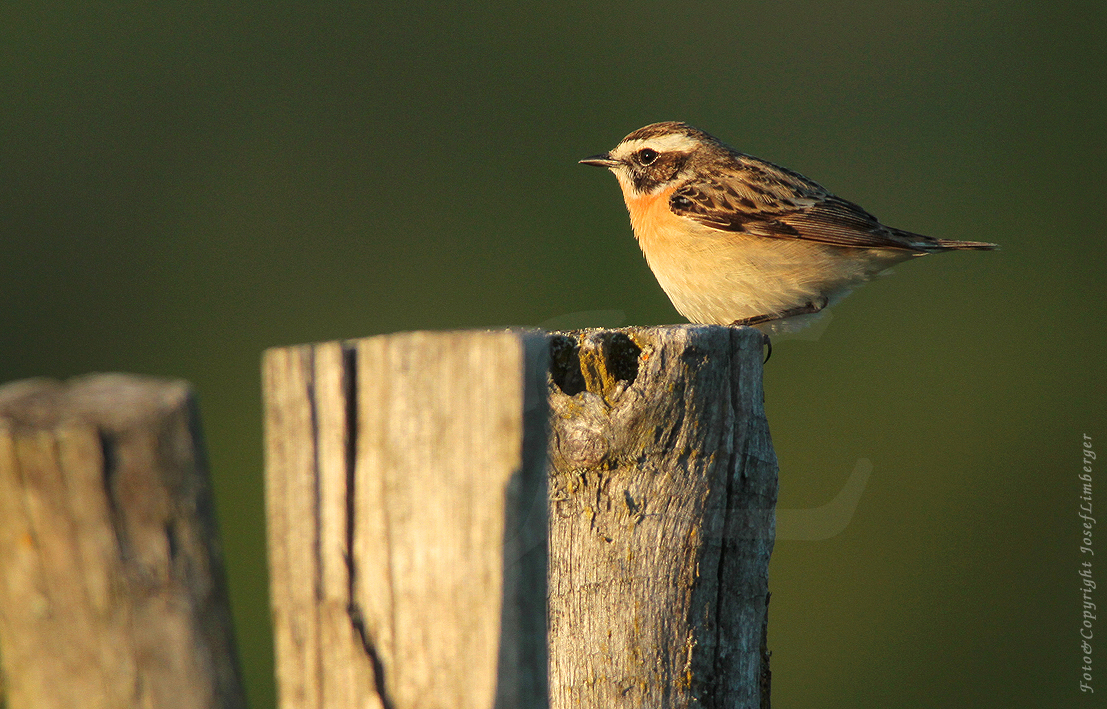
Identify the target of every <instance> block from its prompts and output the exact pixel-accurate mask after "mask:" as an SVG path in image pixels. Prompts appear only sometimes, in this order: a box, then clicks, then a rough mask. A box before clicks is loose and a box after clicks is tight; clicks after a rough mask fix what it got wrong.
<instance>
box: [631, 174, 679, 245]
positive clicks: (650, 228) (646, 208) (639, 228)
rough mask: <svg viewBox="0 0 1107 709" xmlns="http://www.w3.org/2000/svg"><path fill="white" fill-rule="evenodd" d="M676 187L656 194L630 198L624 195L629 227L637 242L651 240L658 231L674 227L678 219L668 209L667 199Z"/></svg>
mask: <svg viewBox="0 0 1107 709" xmlns="http://www.w3.org/2000/svg"><path fill="white" fill-rule="evenodd" d="M675 191H676V186H675V185H674V186H672V187H669V188H668V189H665V190H662V191H661V192H658V193H657V194H644V195H637V196H634V197H631V196H629V195H624V196H625V199H624V201H625V202H626V204H627V211H628V212H629V213H630V225H631V226H632V227H633V228H634V235H635V236H636V237H638V239H639V240H642V239H646V240H649V239H651V238H652V237H653V236H654V235H655V234H657V233H658V232H659V231H660V230H663V229H665V228H667V227H672V226H675V225H676V223H677V222H678V221H679V220H680V217H678V216H677V215H675V214H673V213H672V211H671V210H670V209H669V197H670V196H671V195H672V194H673V192H675Z"/></svg>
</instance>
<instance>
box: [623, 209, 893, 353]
mask: <svg viewBox="0 0 1107 709" xmlns="http://www.w3.org/2000/svg"><path fill="white" fill-rule="evenodd" d="M672 226H673V228H669V229H654V230H653V231H652V232H651V231H644V232H643V233H638V234H637V236H638V240H639V244H640V245H641V247H642V251H643V253H644V254H645V256H646V261H647V262H648V263H649V265H650V268H651V270H653V273H654V275H655V276H656V277H657V280H658V282H659V283H660V284H661V287H662V288H663V289H664V290H665V293H666V294H667V295H668V296H669V298H670V300H672V302H673V305H674V306H676V309H677V310H678V311H680V313H681V314H682V315H684V316H685V317H686V318H688V319H689V320H691V321H692V322H698V323H709V324H719V325H729V324H731V323H733V322H735V321H736V320H744V319H747V318H752V317H758V316H765V315H778V314H781V313H785V312H787V311H789V310H793V309H796V308H803V307H804V306H807V305H808V304H809V303H819V302H821V299H822V298H826V299H828V301H829V304H833V303H835V302H837V301H838V300H840V299H841V298H843V297H844V296H845V295H847V294H848V293H849V291H850V290H851V289H853V288H854V287H856V286H858V285H860V284H862V283H864V282H865V281H867V280H869V279H870V278H872V276H874V275H875V274H877V273H879V272H880V271H882V270H884V269H886V268H888V267H890V266H892V265H894V264H895V263H898V262H900V261H903V260H905V259H907V258H910V252H904V251H902V250H890V249H851V248H844V247H835V246H829V245H826V244H820V243H816V242H811V241H803V240H799V239H773V238H767V237H761V236H750V235H746V234H741V233H731V232H721V231H719V230H716V229H710V228H708V227H702V226H700V225H698V224H697V225H695V226H694V227H691V226H689V225H688V221H687V220H681V222H679V223H673V224H672ZM808 320H810V318H809V317H803V318H795V319H792V320H791V321H782V322H780V321H778V322H776V323H774V324H771V325H769V326H768V327H765V328H763V329H767V330H772V331H784V330H790V329H793V328H794V326H802V325H803V324H806V321H808Z"/></svg>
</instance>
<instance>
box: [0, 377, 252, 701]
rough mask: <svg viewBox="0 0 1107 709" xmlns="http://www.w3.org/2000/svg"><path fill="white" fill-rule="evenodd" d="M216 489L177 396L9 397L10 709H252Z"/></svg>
mask: <svg viewBox="0 0 1107 709" xmlns="http://www.w3.org/2000/svg"><path fill="white" fill-rule="evenodd" d="M207 475H208V473H207V461H206V460H205V454H204V450H203V445H202V442H201V438H200V424H199V418H198V416H197V411H196V404H195V401H194V399H193V397H192V394H191V393H190V391H189V388H188V386H187V385H186V384H185V383H183V382H173V381H163V380H155V379H150V378H144V377H134V376H126V375H97V376H91V377H86V378H82V379H77V380H73V381H71V382H69V383H67V384H62V383H59V382H55V381H48V380H29V381H24V382H15V383H12V384H8V385H5V386H3V387H0V663H2V665H0V666H2V668H3V691H4V693H5V697H6V700H7V707H8V709H50V708H52V707H57V708H61V707H65V708H69V707H120V708H122V707H161V708H166V709H198V708H201V707H204V708H212V709H214V708H220V709H227V708H232V707H233V708H238V707H244V706H245V701H244V699H243V694H242V688H241V684H240V681H239V676H238V670H237V665H236V660H235V654H234V643H233V637H232V632H231V621H230V612H229V609H228V605H227V598H226V587H225V582H224V577H223V567H222V560H221V558H220V554H219V545H218V537H217V533H216V526H215V517H214V514H213V507H212V499H211V492H210V490H209V486H208V477H207ZM0 704H2V702H0Z"/></svg>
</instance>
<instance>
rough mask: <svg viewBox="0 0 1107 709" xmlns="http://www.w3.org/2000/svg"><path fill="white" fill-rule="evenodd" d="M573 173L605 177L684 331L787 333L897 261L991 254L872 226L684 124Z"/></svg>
mask: <svg viewBox="0 0 1107 709" xmlns="http://www.w3.org/2000/svg"><path fill="white" fill-rule="evenodd" d="M580 162H581V163H582V164H584V165H595V166H597V167H606V168H608V169H609V170H611V171H612V172H613V173H615V177H616V178H618V180H619V186H620V187H621V188H622V190H623V198H624V200H625V201H626V205H627V211H629V212H630V223H631V226H632V227H633V228H634V235H635V237H637V239H638V244H639V245H640V246H641V247H642V252H643V253H644V254H645V256H646V261H647V262H648V263H649V265H650V269H651V270H653V273H654V275H655V276H656V277H657V280H658V282H659V283H660V284H661V287H662V288H663V289H664V290H665V293H666V294H668V296H669V299H670V300H672V301H673V305H674V306H676V309H677V310H678V311H680V313H681V315H683V316H685V317H686V318H688V319H689V320H691V321H692V322H697V323H710V324H718V325H751V326H757V327H759V328H760V329H761V330H762V331H764V332H766V333H770V332H787V331H791V330H795V329H798V328H799V327H802V326H803V325H805V324H807V322H809V321H810V320H811V319H812V318H814V317H816V316H817V314H818V312H819V311H820V310H822V309H823V308H825V307H826V306H828V305H831V304H833V303H835V302H837V301H838V300H840V299H841V298H843V297H844V296H845V295H846V294H848V293H849V292H850V290H852V289H853V288H855V287H856V286H858V285H860V284H862V283H864V282H865V281H867V280H869V279H870V278H872V277H873V276H874V275H876V274H877V273H880V272H881V271H883V270H885V269H887V268H889V267H891V266H894V265H895V264H897V263H900V262H901V261H906V260H908V259H910V258H913V257H915V256H925V255H926V254H930V253H936V252H941V251H956V250H960V249H983V250H989V249H994V248H996V245H995V244H989V243H984V242H980V241H955V240H951V239H935V238H933V237H929V236H923V235H921V234H913V233H911V232H909V231H902V230H900V229H894V228H892V227H887V226H884V225H883V224H881V223H880V222H879V221H878V220H877V218H876V217H874V216H873V215H871V214H869V213H868V212H866V211H865V210H864V209H862V208H861V207H859V206H857V205H856V204H854V203H853V202H848V201H846V200H844V199H842V198H840V197H835V196H834V195H833V194H831V193H830V192H828V191H827V190H826V189H824V188H823V187H822V186H820V185H818V184H817V183H815V182H813V181H811V180H809V179H807V178H806V177H804V176H803V175H800V174H798V173H795V172H792V171H791V170H788V169H786V168H783V167H780V166H778V165H774V164H772V163H769V162H765V161H764V160H759V159H757V158H755V157H752V156H749V155H745V154H743V153H740V152H738V151H737V150H734V149H733V148H731V147H730V146H728V145H725V144H723V143H722V142H720V141H719V140H718V139H716V138H714V137H712V136H711V135H708V134H707V133H704V132H703V131H701V130H699V129H697V128H693V127H692V126H690V125H688V124H686V123H677V122H666V123H654V124H652V125H648V126H646V127H645V128H640V129H638V130H636V131H634V132H633V133H631V134H630V135H628V136H627V137H626V138H623V140H622V142H621V143H619V145H617V146H616V147H615V149H614V150H612V151H611V152H609V153H603V154H601V155H593V156H592V157H588V158H585V159H583V160H581V161H580Z"/></svg>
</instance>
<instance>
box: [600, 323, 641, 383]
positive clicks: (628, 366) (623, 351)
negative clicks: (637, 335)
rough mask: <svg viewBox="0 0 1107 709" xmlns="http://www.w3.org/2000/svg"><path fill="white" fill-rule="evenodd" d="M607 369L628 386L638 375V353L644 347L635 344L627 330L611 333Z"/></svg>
mask: <svg viewBox="0 0 1107 709" xmlns="http://www.w3.org/2000/svg"><path fill="white" fill-rule="evenodd" d="M605 349H606V355H607V358H606V359H607V371H608V373H609V374H610V375H611V377H612V378H614V379H615V380H616V381H621V382H626V383H627V386H630V385H631V384H633V383H634V380H635V378H637V377H638V355H640V354H642V348H641V347H639V346H638V345H636V344H634V340H632V339H630V337H628V336H627V334H626V333H625V332H615V333H612V334H611V339H609V340H608V341H607V347H606V348H605Z"/></svg>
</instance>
